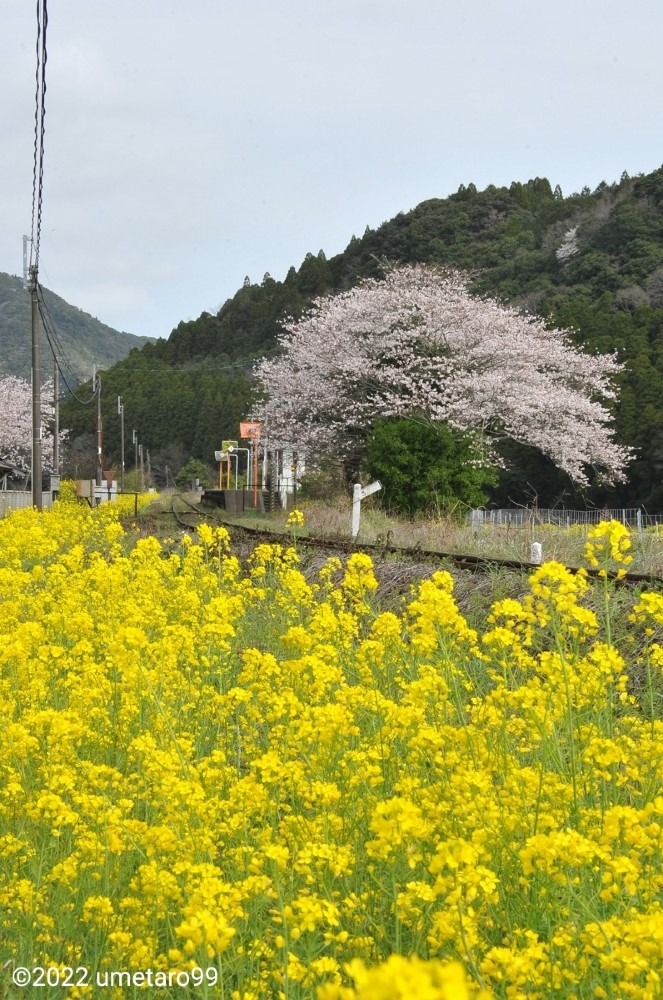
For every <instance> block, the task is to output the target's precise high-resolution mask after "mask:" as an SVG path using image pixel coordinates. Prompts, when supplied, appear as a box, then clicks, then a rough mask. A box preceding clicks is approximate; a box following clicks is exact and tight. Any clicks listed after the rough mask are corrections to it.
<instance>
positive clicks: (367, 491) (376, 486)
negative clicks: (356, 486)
mask: <svg viewBox="0 0 663 1000" xmlns="http://www.w3.org/2000/svg"><path fill="white" fill-rule="evenodd" d="M360 489H361V488H360ZM381 489H382V483H381V482H380V481H379V480H378V479H376V481H375V482H374V483H371V485H370V486H364V487H363V489H361V493H360V497H359V499H360V500H365V499H366V497H370V495H371V494H372V493H377V491H378V490H381Z"/></svg>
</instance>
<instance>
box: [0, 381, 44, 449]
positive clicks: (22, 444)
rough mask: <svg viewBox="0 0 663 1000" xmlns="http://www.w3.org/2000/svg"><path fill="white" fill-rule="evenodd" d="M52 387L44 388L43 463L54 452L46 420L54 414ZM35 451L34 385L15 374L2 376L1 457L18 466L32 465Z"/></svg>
mask: <svg viewBox="0 0 663 1000" xmlns="http://www.w3.org/2000/svg"><path fill="white" fill-rule="evenodd" d="M52 392H53V387H52V385H51V386H49V385H48V384H47V385H45V386H43V387H42V406H41V413H42V448H43V459H44V465H45V466H46V467H48V466H49V463H50V460H51V456H52V453H53V435H52V433H51V431H50V430H49V428H48V426H47V423H48V421H49V420H51V419H52V417H53V405H52V403H51V402H50V400H51V397H52ZM31 453H32V388H31V386H30V383H29V382H26V381H25V380H24V379H22V378H17V377H16V376H14V375H0V458H2V459H5V461H7V462H9V463H10V464H11V465H15V466H17V467H18V468H25V469H29V468H30V461H31Z"/></svg>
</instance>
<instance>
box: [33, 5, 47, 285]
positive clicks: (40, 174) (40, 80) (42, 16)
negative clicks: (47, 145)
mask: <svg viewBox="0 0 663 1000" xmlns="http://www.w3.org/2000/svg"><path fill="white" fill-rule="evenodd" d="M47 25H48V11H47V8H46V0H37V46H36V47H37V70H36V92H35V138H34V162H33V168H32V229H31V239H30V270H31V272H32V273H33V274H36V273H37V271H38V268H39V246H40V240H41V221H42V208H43V195H44V136H45V131H46V60H47V58H48V56H47V49H46V28H47Z"/></svg>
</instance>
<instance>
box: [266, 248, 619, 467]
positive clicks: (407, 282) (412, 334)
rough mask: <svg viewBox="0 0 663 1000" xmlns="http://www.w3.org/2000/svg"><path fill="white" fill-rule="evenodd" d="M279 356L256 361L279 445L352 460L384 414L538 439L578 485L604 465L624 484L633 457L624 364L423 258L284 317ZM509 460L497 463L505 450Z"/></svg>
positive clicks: (490, 446) (491, 445)
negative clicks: (617, 418)
mask: <svg viewBox="0 0 663 1000" xmlns="http://www.w3.org/2000/svg"><path fill="white" fill-rule="evenodd" d="M279 346H280V353H279V354H278V355H277V356H276V357H273V358H268V359H263V360H262V361H260V362H259V363H258V365H257V367H256V377H257V380H258V384H259V385H260V386H261V388H262V390H263V391H264V394H265V401H264V403H263V404H262V405H261V407H260V409H259V412H256V414H255V416H256V417H257V418H259V419H260V420H261V421H262V422H263V423H264V424H265V426H266V430H267V432H268V434H269V435H270V438H271V439H272V440H279V441H281V442H292V443H296V444H297V445H298V446H300V447H306V448H308V449H309V450H310V451H311V452H313V453H335V454H337V455H339V456H340V457H343V456H345V455H348V454H350V453H351V452H352V450H353V449H355V448H356V446H357V444H358V443H360V442H362V441H363V440H365V437H366V434H367V433H368V431H369V430H370V427H371V425H372V423H373V422H374V421H375V420H376V419H378V418H384V417H392V416H393V417H407V416H411V417H419V418H425V419H427V420H432V421H446V422H447V423H448V424H449V425H450V426H451V427H453V428H455V429H457V430H458V431H460V432H464V433H467V432H474V433H475V435H476V436H477V437H480V439H481V442H482V445H483V447H484V449H485V452H486V455H487V456H489V457H490V458H491V460H495V459H496V457H497V454H498V453H497V446H498V443H499V441H500V439H504V438H510V439H512V440H514V441H518V442H521V443H522V444H526V445H532V446H534V447H535V448H538V449H539V450H540V451H541V452H543V453H544V454H546V455H548V456H549V457H550V458H551V459H552V460H553V461H554V462H555V464H556V465H557V466H559V468H561V469H564V470H565V471H566V472H567V473H568V474H569V475H570V476H571V478H572V479H574V480H575V481H576V482H577V483H579V484H586V483H587V482H588V470H589V468H590V467H594V468H595V470H596V471H597V472H598V474H599V476H600V477H601V478H602V479H603V480H604V481H607V482H614V481H617V480H623V479H624V478H625V474H624V469H625V467H626V465H627V463H628V461H629V460H630V458H631V452H630V450H629V449H628V448H625V447H623V446H622V445H620V444H618V443H617V442H616V441H615V440H614V434H613V430H612V427H611V414H610V411H609V409H608V408H607V406H606V402H607V401H609V400H613V399H614V398H615V395H616V393H615V388H614V377H615V376H616V375H617V373H618V372H619V371H620V370H621V369H620V365H619V364H618V362H617V360H616V358H615V356H614V355H599V354H586V353H584V352H583V351H581V350H579V349H578V348H577V347H574V346H573V344H572V343H571V340H570V336H569V331H567V330H558V329H550V328H549V327H547V326H546V324H545V322H544V321H543V320H542V319H541V318H539V317H533V316H527V315H523V314H521V313H519V312H518V311H517V310H516V309H513V308H510V307H507V306H504V305H501V304H500V303H498V302H496V301H494V300H492V299H481V298H477V297H475V296H472V295H470V293H469V291H468V287H467V279H466V278H465V277H464V276H463V275H461V274H459V273H457V272H441V271H439V270H438V269H436V268H434V267H431V266H430V265H424V264H417V265H414V266H411V267H398V268H394V269H393V270H391V271H389V272H388V273H387V275H386V277H385V278H384V280H374V279H371V280H367V281H365V282H364V283H363V284H361V285H359V286H358V287H356V288H353V289H351V290H350V291H347V292H342V293H341V294H338V295H335V296H327V297H323V298H319V299H317V300H316V301H315V302H314V303H313V306H312V308H311V309H310V311H309V312H308V313H307V314H306V315H305V316H304V317H303V318H301V319H300V320H296V321H295V320H290V321H288V322H286V323H285V324H284V331H283V333H282V334H281V336H280V338H279ZM497 460H498V461H499V458H497Z"/></svg>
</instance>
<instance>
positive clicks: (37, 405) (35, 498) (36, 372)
mask: <svg viewBox="0 0 663 1000" xmlns="http://www.w3.org/2000/svg"><path fill="white" fill-rule="evenodd" d="M30 295H31V298H32V469H31V474H32V506H33V507H36V508H37V510H41V509H42V493H41V345H40V341H39V332H40V331H39V301H38V298H37V266H36V265H33V266H32V267H30Z"/></svg>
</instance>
